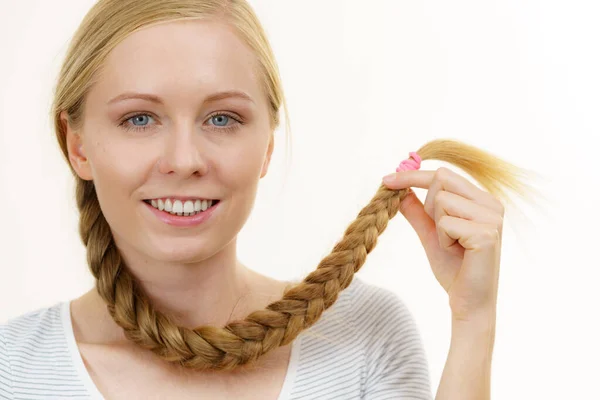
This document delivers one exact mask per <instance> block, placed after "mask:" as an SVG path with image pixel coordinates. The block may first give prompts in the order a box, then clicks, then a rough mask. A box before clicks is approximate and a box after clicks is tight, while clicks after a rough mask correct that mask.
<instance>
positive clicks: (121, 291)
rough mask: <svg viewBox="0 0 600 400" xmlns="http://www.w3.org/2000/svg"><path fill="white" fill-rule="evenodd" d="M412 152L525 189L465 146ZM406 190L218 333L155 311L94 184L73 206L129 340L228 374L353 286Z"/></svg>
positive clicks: (434, 145) (387, 197) (437, 144)
mask: <svg viewBox="0 0 600 400" xmlns="http://www.w3.org/2000/svg"><path fill="white" fill-rule="evenodd" d="M417 153H418V154H419V155H420V156H421V158H422V159H423V160H426V159H438V160H442V161H448V162H450V163H452V164H454V165H458V166H460V167H461V168H463V169H465V170H466V171H467V172H470V173H471V175H472V176H476V177H478V178H479V182H480V183H482V184H483V185H484V186H485V187H486V188H487V189H488V190H490V191H491V192H492V193H494V194H496V195H498V196H501V197H503V196H504V193H503V191H502V187H500V186H499V185H498V182H501V183H502V184H503V185H504V186H506V187H508V188H510V189H512V190H515V191H517V192H519V193H524V192H525V190H526V188H525V186H524V185H523V184H522V183H520V182H519V180H518V179H517V175H518V174H519V173H520V172H521V170H519V169H517V168H516V167H514V166H512V165H511V164H508V163H506V162H504V161H502V160H500V159H498V158H496V157H494V156H492V155H491V154H489V153H485V152H483V151H482V150H479V149H477V148H475V147H472V146H468V145H466V144H464V143H460V142H457V141H448V140H436V141H433V142H430V143H428V144H427V145H425V146H423V147H422V148H421V149H419V150H418V152H417ZM409 190H410V189H402V190H390V189H388V188H387V187H385V186H384V185H381V186H380V187H379V189H378V190H377V192H376V194H375V196H374V197H373V198H372V200H371V201H370V202H369V204H367V206H366V207H364V208H363V209H362V210H361V211H360V213H359V214H358V216H357V218H356V219H355V220H354V221H353V222H352V223H351V224H350V225H349V226H348V228H347V229H346V231H345V232H344V235H343V238H342V239H341V240H340V241H339V242H338V243H337V244H336V245H335V247H334V248H333V250H332V252H331V253H330V254H329V255H327V256H326V257H325V258H323V260H322V261H321V262H320V263H319V265H318V266H317V268H316V270H314V271H313V272H311V273H310V274H309V275H308V276H307V277H306V278H305V279H304V280H303V281H302V282H301V283H299V284H297V285H295V286H292V287H291V288H288V289H287V290H286V291H285V292H284V294H283V297H282V299H281V300H278V301H275V302H273V303H271V304H269V305H268V306H267V307H266V309H264V310H259V311H255V312H252V313H251V314H249V315H248V316H247V317H246V318H245V319H244V320H238V321H232V322H230V323H228V324H227V325H226V326H225V327H223V328H219V327H211V326H202V327H198V328H195V329H188V328H184V327H178V326H176V325H175V324H174V323H173V320H172V319H171V318H169V316H167V315H165V314H163V313H161V312H159V311H157V310H155V309H154V308H153V306H152V304H151V302H150V300H149V298H148V297H147V295H146V294H145V293H144V292H143V290H142V288H141V287H140V285H139V284H138V283H137V281H136V280H135V278H134V277H133V276H132V275H131V273H130V272H129V271H128V270H127V268H126V267H125V265H124V261H123V260H122V258H121V257H120V255H119V251H118V249H117V248H116V246H115V242H114V240H113V238H112V234H111V231H110V229H109V226H108V223H107V221H106V220H105V218H104V216H103V214H102V212H101V210H100V205H99V203H98V200H97V197H96V194H95V190H94V187H93V183H91V182H87V181H83V180H79V182H78V185H77V204H78V207H79V209H80V211H81V223H80V234H81V237H82V240H83V242H84V244H85V245H86V246H87V250H88V262H89V266H90V269H91V271H92V273H93V275H94V277H95V278H96V280H97V285H96V287H97V290H98V292H99V294H100V295H101V296H102V298H103V299H104V300H105V302H106V303H107V307H108V310H109V312H110V315H111V316H112V317H113V319H114V320H115V322H116V323H117V324H118V325H119V326H121V327H122V328H123V329H124V331H125V335H126V337H127V338H128V339H129V340H131V341H133V342H134V343H136V344H138V345H140V346H141V347H143V348H146V349H148V350H151V351H152V352H154V353H155V354H157V355H158V356H160V357H161V358H162V359H164V360H166V361H169V362H172V363H177V364H180V365H182V366H184V367H187V368H192V369H197V370H207V369H212V370H225V371H227V370H233V369H235V368H236V367H238V366H240V365H245V364H249V365H250V364H252V363H253V362H254V361H256V360H257V359H258V358H259V357H260V356H261V355H263V354H265V353H267V352H269V351H270V350H273V349H275V348H277V347H279V346H285V345H287V344H288V343H290V342H291V341H293V340H294V339H295V338H296V337H297V336H298V335H299V334H300V333H301V332H302V331H303V330H304V329H307V328H309V327H310V326H312V325H313V324H315V323H316V322H317V321H318V320H319V318H320V317H321V315H322V314H323V312H324V311H325V310H327V309H328V308H329V307H331V306H332V305H333V304H334V303H335V301H336V300H337V298H338V295H339V293H340V292H341V291H342V290H344V289H345V288H347V287H348V286H349V285H350V283H351V282H352V279H353V276H354V274H355V273H356V272H358V270H359V269H360V268H361V267H362V266H363V264H364V263H365V260H366V258H367V255H368V254H369V253H370V252H371V251H372V250H373V249H374V248H375V245H376V244H377V238H378V236H379V235H381V234H382V233H383V231H384V230H385V229H386V227H387V224H388V221H389V220H391V219H392V218H393V217H394V216H395V215H396V214H397V212H398V209H399V205H400V203H401V202H402V200H403V199H404V198H405V197H406V196H407V195H408V193H409Z"/></svg>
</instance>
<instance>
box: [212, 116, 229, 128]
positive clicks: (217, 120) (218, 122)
mask: <svg viewBox="0 0 600 400" xmlns="http://www.w3.org/2000/svg"><path fill="white" fill-rule="evenodd" d="M229 119H230V117H229V116H227V115H225V114H217V115H213V116H212V117H210V120H211V121H212V123H213V125H215V126H227V122H229Z"/></svg>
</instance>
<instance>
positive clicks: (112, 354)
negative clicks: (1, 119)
mask: <svg viewBox="0 0 600 400" xmlns="http://www.w3.org/2000/svg"><path fill="white" fill-rule="evenodd" d="M281 107H283V108H284V110H285V109H286V107H285V101H284V97H283V93H282V88H281V84H280V80H279V74H278V70H277V66H276V63H275V60H274V57H273V54H272V51H271V48H270V46H269V43H268V41H267V39H266V37H265V34H264V32H263V30H262V28H261V26H260V24H259V22H258V21H257V19H256V16H255V14H254V13H253V12H252V9H251V8H250V6H249V5H248V4H247V3H246V2H245V1H244V0H100V1H99V2H98V3H97V4H96V5H95V6H94V7H93V8H92V10H91V11H90V12H89V13H88V15H87V16H86V17H85V19H84V21H83V22H82V24H81V26H80V28H79V30H78V31H77V32H76V34H75V37H74V39H73V41H72V44H71V46H70V48H69V50H68V53H67V56H66V60H65V62H64V65H63V68H62V70H61V73H60V76H59V80H58V84H57V87H56V93H55V99H54V105H53V116H54V120H55V130H56V135H57V139H58V142H59V144H60V147H61V149H62V151H63V154H64V156H65V158H66V160H67V161H68V163H69V166H70V168H71V170H72V172H73V174H74V176H75V178H76V181H77V204H78V207H79V211H80V213H81V219H80V235H81V237H82V240H83V243H84V245H85V246H86V248H87V255H88V263H89V267H90V269H91V271H92V273H93V275H94V277H95V278H96V288H94V289H93V290H90V291H89V292H87V293H85V294H84V295H82V296H81V297H79V298H77V299H74V300H72V301H70V302H65V303H60V304H57V305H55V306H53V307H50V308H47V309H40V310H36V311H32V312H30V313H28V314H26V315H23V316H20V317H17V318H15V319H13V320H11V321H9V322H8V323H6V324H4V325H2V326H0V398H9V399H13V398H14V399H48V398H67V397H68V398H71V399H83V398H107V399H138V398H139V399H150V398H157V399H187V398H190V399H192V398H193V399H197V398H210V399H231V398H234V399H280V400H283V399H369V400H374V399H384V398H385V399H390V398H394V399H429V398H431V389H430V384H429V376H428V366H427V362H426V358H425V353H424V349H423V347H422V344H421V340H420V336H419V332H418V330H417V327H416V326H415V323H414V321H413V319H412V316H411V314H410V312H409V311H408V310H407V309H406V307H405V306H404V304H403V303H402V302H401V300H400V299H398V298H397V296H395V295H394V294H393V293H392V292H389V291H387V290H384V289H381V288H377V287H375V286H371V285H368V284H366V283H364V282H362V281H361V280H359V279H358V278H356V277H354V279H353V276H352V275H353V273H354V272H355V270H357V269H358V268H359V267H360V265H361V264H362V262H364V257H365V256H366V254H367V253H368V252H369V251H370V249H371V248H372V246H374V242H373V240H372V235H368V234H367V233H361V235H360V238H369V237H370V238H371V239H370V240H371V242H372V243H371V245H370V247H369V246H366V248H367V250H365V246H354V247H348V249H344V250H346V252H345V253H342V252H341V250H342V247H337V253H335V252H334V253H332V256H331V257H330V258H328V259H327V260H324V262H323V263H322V264H321V265H320V268H319V269H318V270H317V271H315V272H314V273H313V274H311V276H310V279H307V280H305V282H304V283H302V284H300V285H296V284H295V283H292V282H282V281H277V280H275V279H271V278H269V277H267V276H263V275H261V274H258V273H256V272H254V271H253V270H251V269H250V268H248V267H247V266H245V265H243V264H242V263H240V262H239V261H238V260H237V257H236V239H237V234H238V232H239V231H240V230H241V228H242V226H243V225H244V223H245V222H246V220H247V218H248V216H249V214H250V211H251V209H252V207H253V204H254V201H255V196H256V192H257V187H258V183H259V181H260V179H261V178H262V177H264V176H265V175H266V173H267V171H268V168H269V161H270V158H271V154H272V151H273V145H274V135H273V133H274V130H275V128H276V127H277V126H278V124H279V117H278V113H279V110H280V108H281ZM447 145H449V144H447ZM437 146H438V148H439V146H440V144H439V143H438V144H437ZM432 148H433V147H428V148H423V149H421V150H419V152H418V153H419V154H414V155H413V159H414V160H413V161H415V160H418V159H419V158H420V157H419V155H420V156H422V158H423V159H427V158H433V157H429V156H427V151H428V150H427V149H432ZM459 150H461V151H462V150H464V148H461V149H459ZM470 151H472V153H469V154H471V155H473V154H475V155H477V154H479V155H481V153H476V152H475V150H470ZM459 153H460V151H459ZM432 154H433V153H432ZM450 154H451V152H450ZM465 154H467V153H465ZM419 161H420V160H419ZM473 165H475V163H472V165H471V166H469V165H467V167H468V168H471V169H472V170H475V169H476V168H475V167H474V166H473ZM415 168H418V165H417V166H416V167H415ZM468 168H467V170H468ZM492 172H494V171H492ZM494 174H495V175H494ZM505 174H506V173H505ZM490 176H492V177H494V176H498V177H500V176H503V175H502V173H501V172H498V171H495V172H494V173H493V174H491V175H490ZM488 179H489V178H488ZM507 179H508V178H507ZM384 184H385V185H386V186H387V188H389V189H393V190H398V189H404V188H409V187H411V186H412V187H421V188H426V189H428V195H427V199H426V201H425V203H424V204H423V203H421V202H420V201H419V200H418V199H417V198H416V196H415V195H414V194H412V193H410V192H406V193H405V192H403V193H405V194H406V196H404V197H401V198H399V197H390V198H389V201H387V200H386V204H388V205H390V207H392V208H394V207H395V208H396V210H394V211H397V210H398V209H399V210H400V211H401V212H402V213H403V214H404V216H405V217H406V218H407V219H408V220H409V222H410V223H411V225H412V226H413V228H414V229H415V230H416V231H417V233H418V234H419V237H420V238H421V242H422V243H423V245H424V246H425V249H426V251H427V255H428V257H429V261H430V263H431V266H432V268H433V271H434V273H435V275H436V278H437V279H438V281H439V283H440V284H441V285H442V286H443V287H444V288H445V289H446V291H447V292H448V294H449V301H450V306H451V310H452V316H453V324H452V342H451V348H450V351H449V355H448V360H447V363H446V367H445V370H444V373H443V376H442V379H441V382H440V385H439V388H438V390H437V397H436V398H437V399H485V398H489V395H490V383H489V380H490V369H491V356H492V348H493V344H494V332H495V309H496V295H497V281H498V268H499V259H500V237H501V231H502V216H503V212H504V211H503V206H502V204H501V203H500V201H498V200H497V199H496V198H495V197H494V196H493V195H491V194H489V193H487V192H484V191H482V190H480V189H479V188H477V187H476V186H474V185H473V184H471V183H470V182H469V181H468V180H466V179H465V178H462V177H460V176H459V175H457V174H455V173H454V172H452V171H450V170H449V169H445V168H440V169H439V170H437V171H407V172H402V173H397V174H393V175H392V176H391V177H387V178H386V179H385V180H384ZM387 192H389V193H392V191H390V190H388V191H387ZM387 192H386V193H387ZM382 193H383V192H382ZM400 200H401V201H400ZM383 214H386V212H385V210H384V212H383ZM391 216H393V212H391V211H390V215H389V217H391ZM363 217H364V216H363ZM365 218H366V217H365ZM385 222H386V220H377V221H374V222H370V223H371V225H372V226H377V229H378V231H379V233H381V231H382V230H383V229H384V228H385ZM353 229H354V228H353ZM365 232H366V230H365ZM346 245H347V246H349V244H348V243H346ZM355 249H357V250H355ZM336 254H337V255H336ZM346 256H348V257H350V260H348V261H344V260H341V258H343V257H346ZM356 259H360V260H359V261H357V260H356ZM327 263H331V264H336V263H337V264H343V265H352V264H353V263H355V264H358V267H356V268H354V269H352V268H346V269H343V270H342V269H341V268H338V269H329V268H327V265H326V264H327ZM340 271H344V272H343V273H341V272H340ZM334 272H335V275H334ZM338 293H339V296H338ZM284 296H285V299H284V300H282V301H279V302H276V301H277V300H280V299H282V297H284ZM274 302H275V303H274ZM257 310H258V311H257ZM324 310H327V312H326V313H323V317H322V318H319V317H320V315H321V313H322V312H323V311H324ZM223 326H227V328H228V329H227V330H225V329H222V328H221V327H223Z"/></svg>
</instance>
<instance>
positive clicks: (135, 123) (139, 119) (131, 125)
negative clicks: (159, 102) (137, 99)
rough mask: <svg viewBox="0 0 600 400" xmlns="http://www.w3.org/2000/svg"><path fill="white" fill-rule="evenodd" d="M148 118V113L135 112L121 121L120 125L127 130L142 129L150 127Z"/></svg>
mask: <svg viewBox="0 0 600 400" xmlns="http://www.w3.org/2000/svg"><path fill="white" fill-rule="evenodd" d="M150 118H152V117H151V116H150V115H148V114H136V115H133V116H131V117H129V118H127V119H125V120H124V121H123V122H121V126H123V127H124V128H125V129H126V130H128V131H144V130H146V129H149V128H150V120H149V119H150ZM144 122H145V124H144Z"/></svg>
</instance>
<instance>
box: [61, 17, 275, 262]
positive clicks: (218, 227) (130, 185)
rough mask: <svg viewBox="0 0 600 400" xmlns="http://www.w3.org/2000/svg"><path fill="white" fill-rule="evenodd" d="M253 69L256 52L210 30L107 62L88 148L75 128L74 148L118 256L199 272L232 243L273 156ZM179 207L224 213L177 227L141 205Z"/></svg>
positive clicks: (133, 46) (136, 38) (163, 27)
mask: <svg viewBox="0 0 600 400" xmlns="http://www.w3.org/2000/svg"><path fill="white" fill-rule="evenodd" d="M257 70H258V68H257V61H256V60H255V57H254V54H253V53H252V51H251V50H250V49H249V48H248V47H246V46H245V44H244V43H243V42H242V41H241V40H240V39H238V37H237V36H236V35H235V34H234V32H233V30H232V29H231V28H229V27H228V26H227V25H225V24H222V23H219V22H214V21H213V22H211V21H186V22H181V21H179V22H172V23H165V24H160V25H156V26H153V27H149V28H145V29H143V30H141V31H138V32H136V33H133V34H132V35H130V36H129V37H128V38H127V39H125V40H124V41H123V42H122V43H120V44H119V45H118V46H117V47H116V48H115V49H114V50H113V51H112V52H111V54H110V55H109V57H108V59H107V60H106V63H105V65H104V67H103V69H102V72H101V74H100V75H99V76H98V77H97V80H96V83H95V84H94V86H93V88H92V90H91V91H90V92H89V94H88V96H87V98H86V104H85V110H84V124H83V126H82V131H81V132H79V133H81V138H80V137H79V136H78V135H77V134H76V133H77V132H72V131H71V130H70V128H69V129H68V133H67V138H68V148H69V155H70V160H71V163H72V165H73V166H74V168H75V170H76V171H77V173H78V175H79V176H80V177H81V178H83V179H86V180H93V181H94V185H95V187H96V192H97V195H98V199H99V202H100V206H101V208H102V212H103V214H104V216H105V218H106V220H107V221H108V223H109V225H110V227H111V230H112V232H113V236H114V237H115V241H116V242H117V245H118V246H119V247H120V248H129V249H132V250H133V251H135V252H136V253H139V254H142V255H144V256H147V257H149V258H151V259H155V260H160V261H173V262H176V261H182V262H183V261H185V262H193V261H201V260H203V259H206V258H208V257H210V256H212V255H214V254H215V253H217V252H218V251H219V250H221V249H223V248H224V247H225V246H226V245H228V244H230V243H232V240H233V239H234V238H235V237H236V235H237V233H238V232H239V230H240V229H241V228H242V226H243V225H244V223H245V222H246V220H247V218H248V216H249V214H250V212H251V209H252V207H253V204H254V200H255V197H256V190H257V186H258V182H259V180H260V178H262V177H263V176H264V175H265V174H266V172H267V168H268V165H269V160H270V157H271V152H272V149H273V147H272V146H273V135H272V129H271V128H270V119H269V112H268V102H267V98H266V95H265V93H264V92H263V90H261V87H260V81H259V76H258V75H257ZM173 197H191V198H194V199H196V198H197V199H207V200H208V199H212V200H219V203H218V204H217V205H216V207H215V208H214V209H213V210H212V212H211V213H210V217H209V218H208V219H206V220H205V221H203V222H201V223H199V224H192V225H189V226H178V225H174V224H173V223H170V222H168V221H169V220H168V218H167V219H165V218H163V217H165V215H161V213H164V211H159V210H154V209H153V208H152V207H151V206H150V205H149V204H147V203H146V202H145V200H149V199H155V200H156V202H155V204H156V205H158V203H159V202H158V200H157V199H163V200H165V199H166V198H173ZM192 203H193V204H194V205H195V203H196V202H195V201H193V200H192ZM165 204H166V201H164V202H163V206H164V205H165ZM181 204H182V206H184V205H185V201H182V203H181ZM171 205H172V206H175V204H174V203H173V202H172V201H171ZM209 211H210V210H209ZM207 215H208V213H207ZM184 218H193V217H179V219H180V220H181V219H184ZM180 222H181V221H180Z"/></svg>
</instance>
